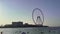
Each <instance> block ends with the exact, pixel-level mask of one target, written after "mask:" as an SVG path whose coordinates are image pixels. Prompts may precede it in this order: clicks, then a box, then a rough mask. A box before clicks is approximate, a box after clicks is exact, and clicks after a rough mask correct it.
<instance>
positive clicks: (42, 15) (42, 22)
mask: <svg viewBox="0 0 60 34" xmlns="http://www.w3.org/2000/svg"><path fill="white" fill-rule="evenodd" d="M35 10H39V12H41V15H42V19H43V20H42V25H43V22H44V15H43V12H42V11H41V9H39V8H35V9H33V12H32V20H33V22H34V23H35V25H36V22H35V20H34V17H33V15H34V11H35Z"/></svg>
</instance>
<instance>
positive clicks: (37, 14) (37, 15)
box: [32, 8, 44, 26]
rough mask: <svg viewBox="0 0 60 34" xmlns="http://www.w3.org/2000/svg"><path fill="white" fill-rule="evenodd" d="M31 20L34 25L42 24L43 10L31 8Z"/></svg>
mask: <svg viewBox="0 0 60 34" xmlns="http://www.w3.org/2000/svg"><path fill="white" fill-rule="evenodd" d="M32 20H33V22H34V23H35V25H40V26H43V22H44V15H43V12H42V11H41V9H39V8H35V9H33V12H32Z"/></svg>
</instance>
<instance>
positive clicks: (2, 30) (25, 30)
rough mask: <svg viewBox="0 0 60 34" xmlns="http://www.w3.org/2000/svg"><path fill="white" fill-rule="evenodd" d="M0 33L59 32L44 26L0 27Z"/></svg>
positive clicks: (46, 33) (48, 33) (56, 33)
mask: <svg viewBox="0 0 60 34" xmlns="http://www.w3.org/2000/svg"><path fill="white" fill-rule="evenodd" d="M0 34H59V32H58V31H56V30H52V31H51V30H50V31H49V28H46V27H37V28H35V27H29V28H0Z"/></svg>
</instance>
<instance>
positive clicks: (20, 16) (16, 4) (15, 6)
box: [0, 0, 60, 26]
mask: <svg viewBox="0 0 60 34" xmlns="http://www.w3.org/2000/svg"><path fill="white" fill-rule="evenodd" d="M34 8H40V9H41V10H42V12H43V13H44V17H45V21H44V25H48V26H60V0H0V25H4V24H11V22H12V21H23V22H24V23H25V22H26V23H32V24H34V23H33V21H32V11H33V9H34Z"/></svg>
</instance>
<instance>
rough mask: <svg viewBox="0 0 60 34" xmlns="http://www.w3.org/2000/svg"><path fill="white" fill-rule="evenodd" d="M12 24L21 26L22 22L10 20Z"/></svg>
mask: <svg viewBox="0 0 60 34" xmlns="http://www.w3.org/2000/svg"><path fill="white" fill-rule="evenodd" d="M12 25H13V26H22V25H23V22H12Z"/></svg>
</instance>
